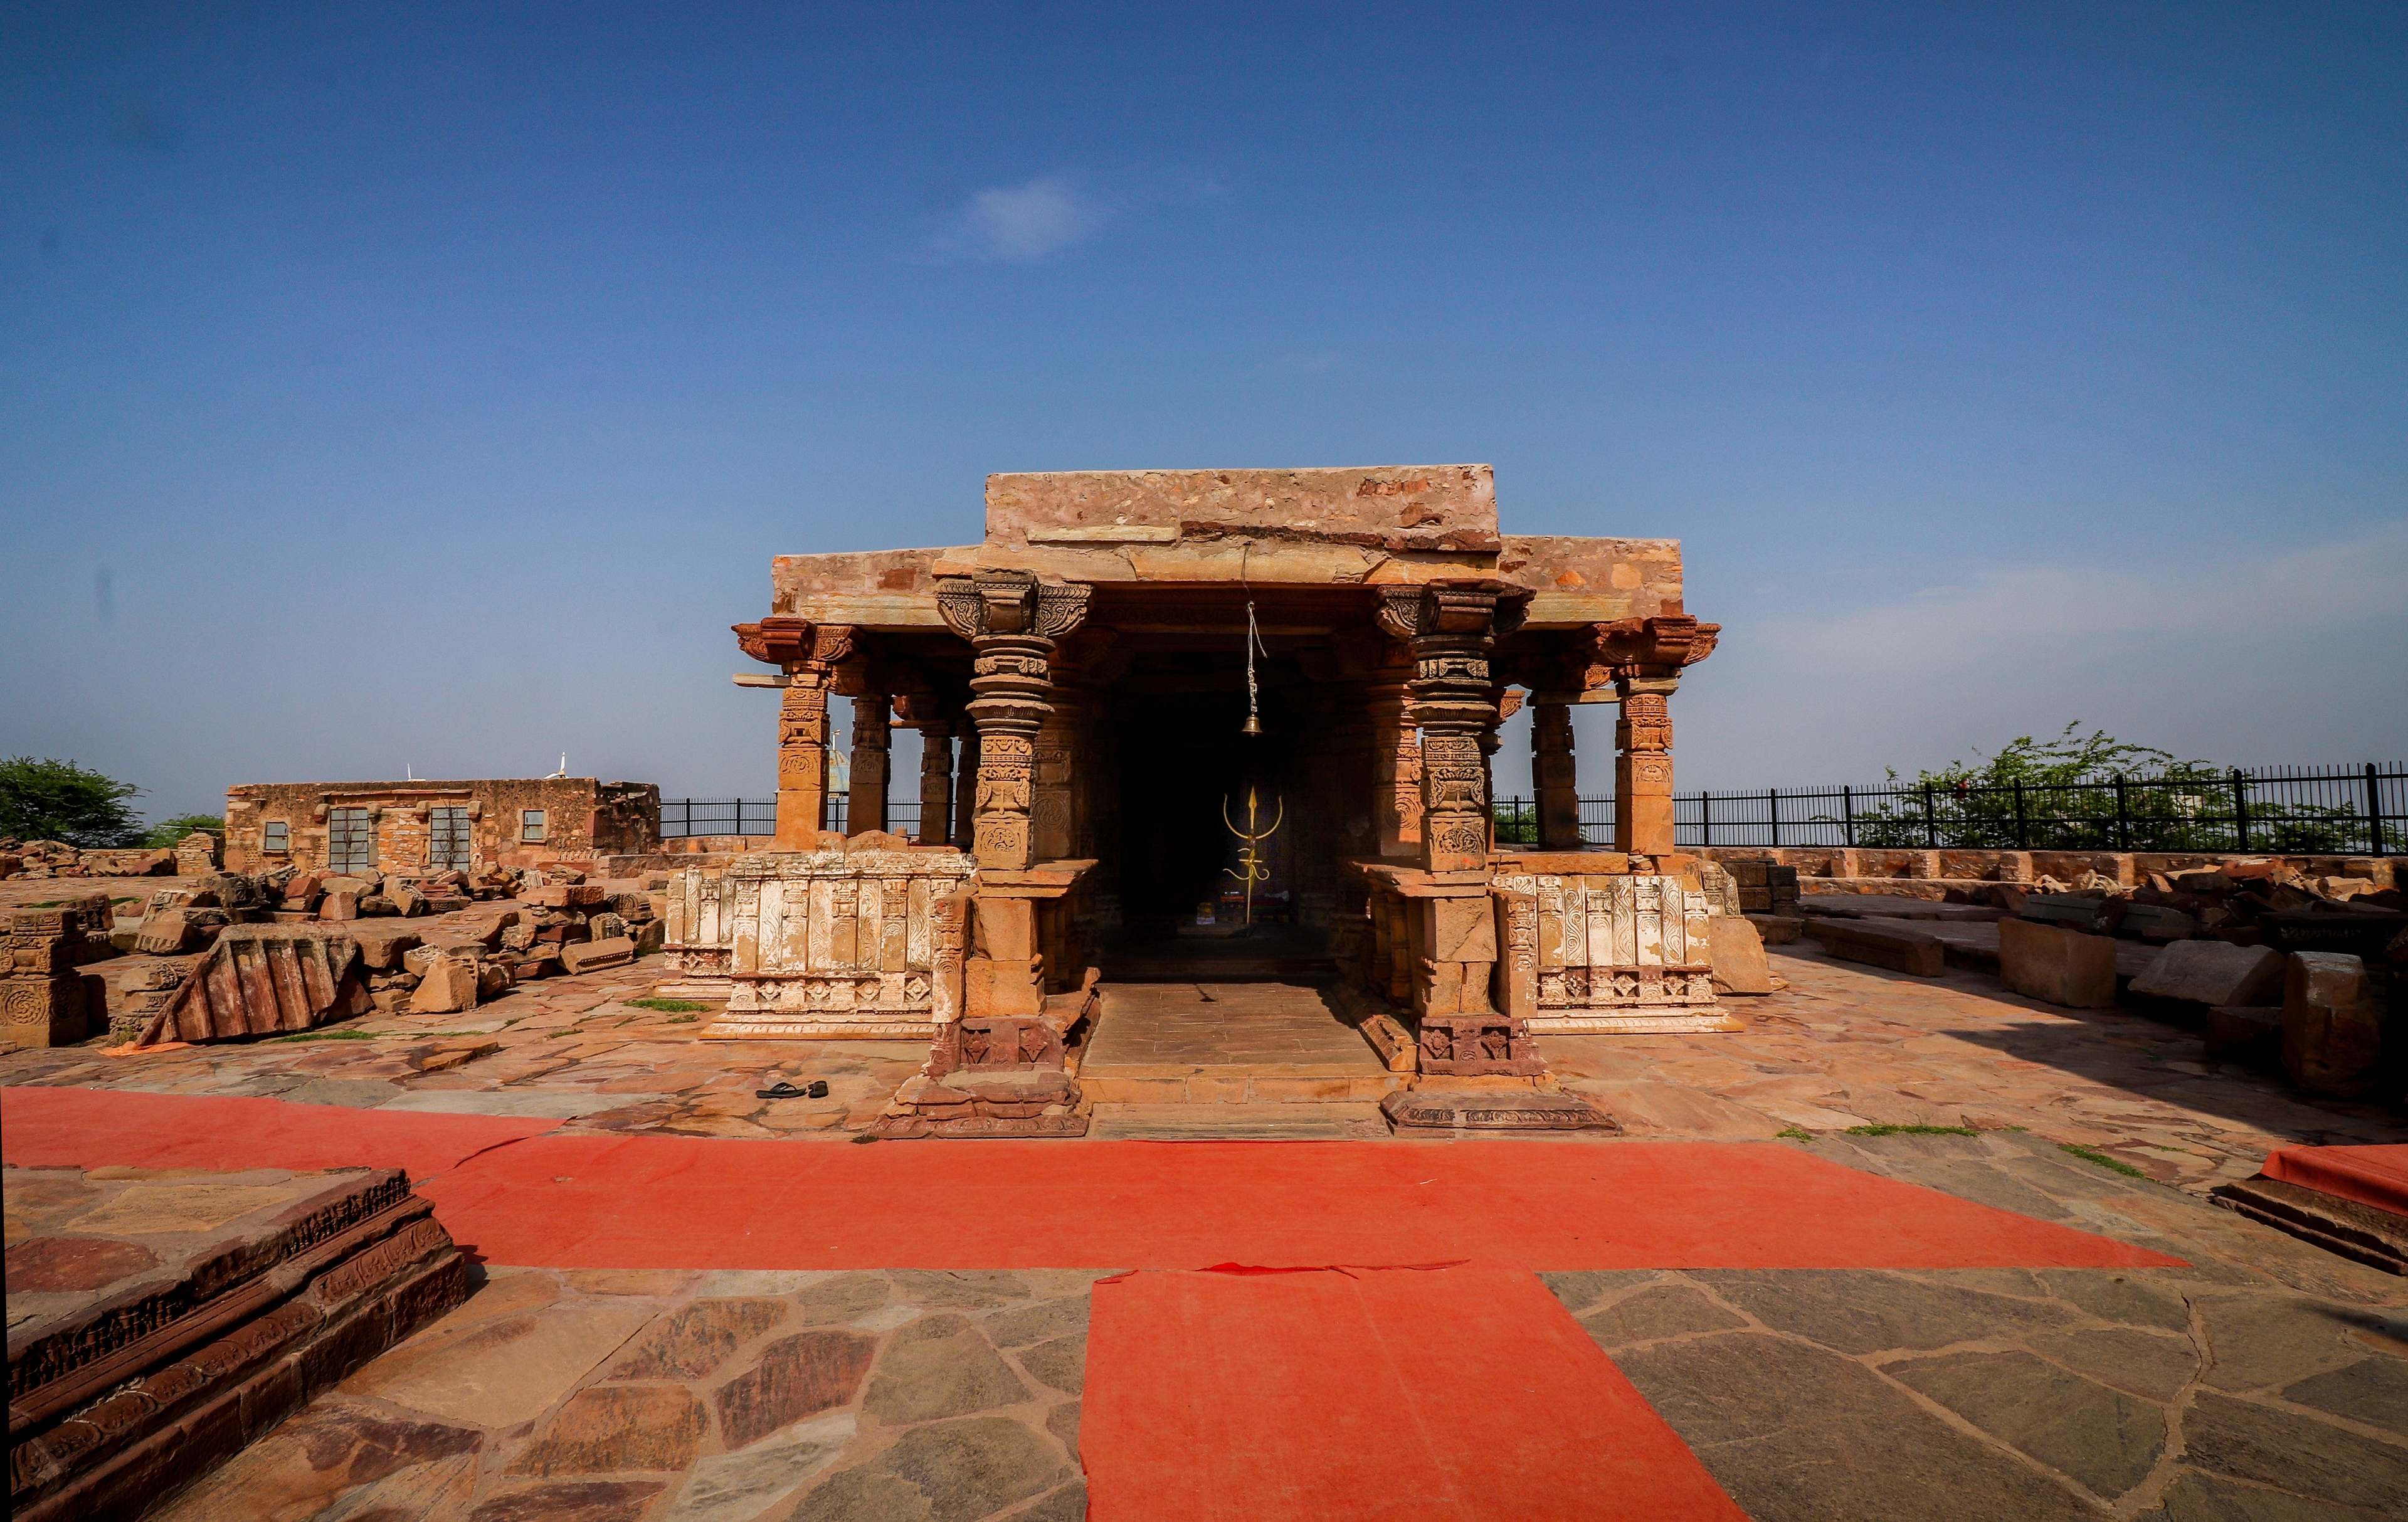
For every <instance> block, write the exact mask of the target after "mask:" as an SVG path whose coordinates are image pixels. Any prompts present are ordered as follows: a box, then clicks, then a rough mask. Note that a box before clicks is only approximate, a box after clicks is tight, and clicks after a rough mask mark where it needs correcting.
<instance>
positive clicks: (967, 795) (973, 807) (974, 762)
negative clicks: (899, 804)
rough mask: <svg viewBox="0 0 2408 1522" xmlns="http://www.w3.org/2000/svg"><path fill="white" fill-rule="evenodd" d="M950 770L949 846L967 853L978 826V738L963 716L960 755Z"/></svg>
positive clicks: (966, 717) (966, 716)
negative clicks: (951, 838)
mask: <svg viewBox="0 0 2408 1522" xmlns="http://www.w3.org/2000/svg"><path fill="white" fill-rule="evenodd" d="M954 766H955V768H957V769H956V771H955V773H954V783H953V844H955V845H957V846H960V847H961V848H962V849H963V850H965V851H968V849H969V848H970V841H971V840H972V839H973V838H974V836H975V833H976V829H977V823H978V769H979V738H978V731H977V730H976V729H975V728H973V727H971V725H970V724H969V720H968V715H967V714H965V715H964V716H963V724H962V750H961V754H960V755H959V756H958V757H957V758H956V759H955V761H954Z"/></svg>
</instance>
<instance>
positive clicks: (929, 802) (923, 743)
mask: <svg viewBox="0 0 2408 1522" xmlns="http://www.w3.org/2000/svg"><path fill="white" fill-rule="evenodd" d="M952 831H953V725H949V724H947V723H945V722H944V721H943V720H942V719H931V720H928V721H926V722H925V723H924V724H922V725H920V833H919V834H918V835H917V836H916V837H914V841H915V843H917V844H920V845H943V844H944V843H945V840H946V839H947V837H948V836H949V835H950V834H951V833H952Z"/></svg>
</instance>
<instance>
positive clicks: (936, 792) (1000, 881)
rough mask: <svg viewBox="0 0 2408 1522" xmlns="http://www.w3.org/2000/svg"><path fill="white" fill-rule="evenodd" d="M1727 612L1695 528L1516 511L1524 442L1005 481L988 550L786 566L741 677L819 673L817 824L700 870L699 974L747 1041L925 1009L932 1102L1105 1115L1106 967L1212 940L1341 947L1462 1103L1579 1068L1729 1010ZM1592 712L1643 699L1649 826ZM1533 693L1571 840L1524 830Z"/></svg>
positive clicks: (808, 817)
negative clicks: (1096, 1022)
mask: <svg viewBox="0 0 2408 1522" xmlns="http://www.w3.org/2000/svg"><path fill="white" fill-rule="evenodd" d="M1716 632H1717V628H1716V625H1711V624H1700V623H1699V621H1698V620H1697V619H1696V618H1695V617H1693V616H1692V615H1690V614H1689V613H1688V612H1687V611H1685V610H1684V608H1683V606H1682V588H1681V559H1680V549H1679V545H1678V543H1677V542H1676V541H1671V540H1665V539H1615V538H1548V537H1533V536H1519V535H1509V534H1504V533H1501V532H1500V531H1499V527H1498V513H1497V498H1496V486H1495V478H1494V474H1493V472H1492V471H1491V469H1490V468H1489V467H1486V466H1427V467H1423V466H1415V467H1379V468H1371V469H1305V470H1197V471H1096V472H1075V473H1063V474H1042V475H1000V476H991V477H989V478H988V480H987V486H986V525H985V535H984V537H983V538H982V539H981V540H980V541H979V542H977V543H975V544H968V545H963V546H959V547H955V548H948V549H926V550H886V551H877V552H871V553H847V554H815V555H781V556H779V557H778V558H777V559H776V560H775V562H774V563H773V570H772V596H771V604H770V609H769V611H768V613H767V615H766V616H764V617H762V618H761V619H760V620H759V621H758V622H757V623H747V624H742V625H737V628H736V633H737V636H738V642H739V643H740V645H741V647H742V649H743V651H744V653H746V654H748V655H750V656H751V657H753V659H754V660H756V661H758V662H761V663H763V665H764V666H765V667H767V670H764V671H757V672H750V673H746V674H743V675H739V676H738V678H737V679H736V680H737V681H738V682H739V683H742V684H745V685H749V686H760V687H770V688H776V689H779V690H780V692H781V699H780V713H779V719H778V831H779V838H778V846H779V849H778V850H777V851H775V852H769V853H761V854H756V855H754V856H753V857H752V858H750V859H747V860H746V861H744V862H742V863H740V864H739V865H738V866H735V867H733V868H730V869H726V870H724V871H722V872H702V871H696V872H687V873H681V874H680V876H679V878H678V880H677V881H676V882H675V883H673V885H672V894H671V903H670V916H669V918H670V924H669V950H670V952H671V954H672V965H673V966H675V967H676V968H677V969H679V970H678V971H677V972H676V973H675V974H674V975H675V976H677V977H679V978H681V979H683V980H685V981H686V983H687V984H693V985H698V986H709V987H715V988H717V989H718V990H720V991H722V992H724V994H725V996H726V997H727V999H728V1004H727V1009H726V1012H724V1014H722V1015H721V1016H719V1017H718V1018H717V1019H716V1020H715V1021H714V1022H713V1024H712V1025H711V1026H710V1028H709V1030H708V1031H707V1034H709V1035H710V1036H714V1037H743V1036H748V1035H757V1036H768V1037H802V1036H840V1035H845V1034H858V1035H863V1036H873V1035H874V1036H878V1037H884V1038H893V1037H896V1036H903V1035H922V1034H925V1035H926V1036H927V1037H928V1038H929V1039H930V1040H931V1041H932V1043H933V1052H934V1055H932V1058H931V1060H930V1063H929V1067H928V1069H927V1070H926V1073H925V1076H924V1077H922V1078H918V1079H914V1080H913V1081H912V1083H911V1084H907V1085H906V1087H905V1090H904V1091H903V1093H901V1094H900V1095H898V1096H897V1100H896V1104H895V1105H894V1106H893V1107H891V1108H890V1112H889V1115H888V1123H889V1134H893V1135H926V1134H938V1135H964V1134H989V1135H992V1134H1014V1133H1016V1134H1043V1133H1046V1132H1049V1131H1063V1130H1075V1129H1076V1128H1077V1127H1080V1126H1082V1125H1083V1124H1084V1122H1083V1120H1082V1119H1081V1118H1080V1117H1079V1116H1078V1115H1077V1114H1076V1113H1074V1112H1075V1110H1076V1085H1075V1084H1074V1083H1072V1082H1071V1081H1070V1077H1069V1075H1068V1074H1067V1073H1066V1072H1065V1063H1064V1055H1063V1054H1064V1050H1065V1039H1066V1038H1072V1039H1074V1040H1075V1032H1076V1030H1077V1028H1078V1027H1079V1026H1080V1023H1081V1021H1082V1019H1084V1018H1086V1017H1087V1016H1089V1015H1090V1014H1092V1012H1094V1010H1095V1009H1096V1007H1097V1000H1098V992H1097V990H1098V985H1099V983H1100V984H1101V985H1102V986H1103V987H1105V988H1106V989H1109V988H1111V986H1114V985H1116V984H1122V983H1130V982H1136V983H1142V982H1143V981H1145V980H1146V979H1148V978H1149V977H1154V978H1161V979H1166V980H1176V979H1178V978H1182V977H1189V976H1193V975H1194V974H1195V969H1197V967H1198V966H1200V965H1203V964H1204V963H1206V962H1209V961H1210V960H1211V958H1214V957H1222V958H1233V957H1234V958H1245V957H1256V958H1261V957H1265V956H1273V955H1281V956H1290V957H1310V958H1317V959H1320V961H1319V965H1322V966H1326V967H1330V968H1332V969H1334V971H1335V973H1336V975H1337V977H1338V978H1339V979H1340V981H1341V982H1342V984H1344V989H1343V998H1344V999H1345V1000H1346V1001H1347V1002H1346V1006H1345V1007H1346V1008H1347V1009H1349V1010H1350V1011H1352V1012H1353V1016H1354V1018H1355V1019H1356V1020H1357V1021H1358V1022H1359V1024H1360V1026H1361V1027H1362V1028H1363V1029H1364V1031H1365V1034H1366V1036H1367V1038H1368V1039H1369V1041H1371V1042H1372V1043H1373V1045H1374V1046H1375V1047H1377V1048H1379V1050H1380V1051H1381V1052H1382V1053H1383V1055H1388V1056H1390V1057H1391V1058H1392V1060H1390V1061H1389V1063H1388V1064H1387V1065H1388V1067H1390V1068H1392V1069H1395V1070H1398V1071H1399V1072H1401V1073H1403V1074H1405V1075H1407V1076H1405V1077H1404V1078H1403V1079H1401V1080H1399V1082H1400V1083H1401V1084H1408V1085H1410V1086H1411V1087H1412V1089H1413V1090H1415V1091H1416V1092H1418V1093H1420V1094H1421V1095H1423V1097H1424V1098H1427V1097H1428V1096H1429V1095H1432V1094H1437V1093H1441V1092H1446V1091H1449V1090H1450V1089H1464V1090H1467V1091H1472V1090H1476V1091H1479V1092H1482V1093H1485V1094H1488V1095H1490V1096H1492V1098H1493V1097H1494V1096H1497V1095H1514V1094H1524V1095H1543V1093H1544V1092H1545V1091H1546V1090H1548V1089H1550V1088H1551V1087H1552V1084H1551V1082H1550V1081H1549V1080H1547V1079H1546V1077H1545V1074H1544V1065H1543V1063H1542V1062H1541V1060H1540V1058H1539V1056H1538V1055H1537V1053H1536V1049H1535V1047H1534V1045H1533V1042H1532V1039H1531V1038H1532V1034H1533V1033H1534V1032H1545V1031H1550V1030H1554V1031H1614V1030H1627V1031H1646V1030H1667V1029H1679V1030H1697V1029H1717V1028H1730V1027H1729V1026H1728V1024H1727V1020H1726V1017H1725V1016H1724V1015H1723V1014H1722V1012H1720V1011H1719V1010H1718V1009H1717V1008H1716V1006H1715V1003H1714V993H1713V986H1712V983H1711V978H1710V970H1711V967H1710V964H1711V950H1710V948H1711V946H1712V944H1713V933H1714V926H1713V921H1714V920H1716V919H1732V918H1735V917H1736V913H1737V905H1736V901H1735V899H1732V898H1731V897H1730V894H1729V886H1728V880H1727V878H1723V877H1722V876H1721V874H1720V873H1719V872H1718V871H1716V870H1715V869H1713V868H1712V867H1711V866H1709V865H1705V864H1701V863H1699V862H1698V861H1696V860H1695V859H1693V858H1690V857H1687V856H1684V855H1683V854H1680V853H1679V852H1677V851H1675V849H1674V846H1673V840H1672V725H1671V703H1672V698H1673V696H1674V695H1675V693H1676V691H1677V690H1678V688H1679V686H1680V682H1681V678H1682V674H1683V672H1684V670H1685V669H1686V668H1688V667H1690V666H1692V665H1694V664H1696V663H1697V662H1699V661H1700V660H1702V659H1704V658H1705V657H1706V656H1707V655H1708V654H1709V653H1712V651H1713V645H1714V638H1715V634H1716ZM831 695H839V696H846V697H849V698H851V699H852V701H853V749H852V754H851V786H850V790H849V798H848V801H847V808H846V811H845V814H846V829H845V830H844V831H843V832H842V833H838V832H833V831H828V830H825V829H824V828H823V826H824V823H825V822H826V821H827V820H828V819H829V817H830V816H831V814H832V813H833V810H832V809H831V808H830V807H829V805H830V799H829V797H828V794H827V779H828V773H829V768H828V741H829V728H828V698H829V696H831ZM1583 703H1599V704H1613V705H1617V706H1618V709H1619V714H1618V723H1617V727H1616V730H1615V736H1616V739H1615V746H1614V754H1613V756H1612V757H1611V765H1612V768H1613V793H1614V797H1615V810H1614V815H1613V826H1612V837H1611V840H1598V841H1587V840H1584V839H1583V834H1582V826H1581V821H1580V818H1579V805H1578V801H1577V798H1576V796H1575V794H1576V787H1575V756H1574V754H1573V745H1572V735H1573V728H1572V724H1571V720H1570V711H1571V708H1572V706H1573V705H1575V704H1583ZM1525 704H1527V705H1528V706H1529V707H1530V709H1531V710H1532V711H1533V723H1532V726H1531V735H1532V746H1533V751H1534V754H1533V757H1532V760H1533V776H1534V781H1535V784H1536V791H1537V794H1538V837H1539V838H1538V840H1537V841H1536V842H1535V844H1529V843H1524V844H1500V843H1498V840H1496V830H1495V827H1494V825H1493V823H1492V820H1493V812H1492V809H1491V785H1490V761H1491V757H1492V756H1493V755H1494V754H1495V753H1496V751H1497V748H1498V736H1499V727H1500V725H1502V724H1503V723H1504V721H1505V720H1506V719H1507V718H1508V717H1509V716H1511V715H1512V713H1514V712H1515V711H1517V710H1518V709H1519V708H1520V707H1521V706H1523V705H1525ZM897 729H901V730H905V731H916V732H917V733H918V736H919V739H920V744H919V747H918V751H919V754H918V757H917V767H918V771H919V779H920V786H919V797H920V808H919V811H918V826H917V829H916V831H915V832H914V833H913V834H912V835H910V836H909V837H906V836H904V835H901V834H896V833H892V832H889V831H888V830H887V828H886V826H887V824H888V822H889V821H888V819H887V801H886V800H887V797H888V796H889V785H888V784H889V778H890V775H891V771H892V768H894V767H895V766H896V765H905V766H909V765H911V764H913V763H912V761H911V760H910V758H909V757H908V756H907V757H904V758H897V757H896V756H895V754H894V743H895V742H894V734H895V731H896V730H897ZM1606 762H1607V758H1605V757H1598V758H1596V760H1595V761H1594V762H1593V765H1598V766H1603V765H1605V764H1606ZM1250 800H1251V803H1250ZM1250 807H1251V808H1252V809H1253V811H1254V812H1253V814H1252V815H1250V814H1249V809H1250ZM1250 818H1251V819H1252V820H1253V821H1254V823H1253V824H1252V825H1251V826H1250V824H1249V820H1250ZM1740 923H1741V924H1742V926H1743V924H1744V922H1740ZM1073 1066H1075V1063H1074V1064H1073ZM1400 1097H1401V1096H1392V1098H1400ZM1484 1102H1486V1101H1484ZM1495 1108H1496V1107H1495V1105H1494V1104H1490V1106H1489V1110H1488V1111H1485V1112H1484V1113H1493V1112H1494V1111H1495ZM1540 1108H1541V1110H1544V1108H1545V1106H1544V1105H1543V1104H1541V1107H1540ZM1391 1113H1392V1114H1396V1113H1398V1111H1397V1110H1396V1108H1395V1106H1394V1105H1392V1106H1391ZM1502 1123H1503V1124H1520V1123H1523V1122H1519V1121H1513V1120H1511V1119H1510V1118H1509V1120H1507V1121H1505V1122H1502ZM1527 1123H1530V1124H1559V1123H1565V1122H1564V1121H1563V1120H1562V1116H1561V1115H1560V1114H1557V1115H1556V1116H1555V1119H1554V1120H1552V1121H1551V1120H1548V1119H1546V1118H1545V1117H1544V1116H1543V1115H1540V1114H1538V1113H1535V1112H1534V1113H1533V1117H1532V1118H1529V1119H1528V1121H1527Z"/></svg>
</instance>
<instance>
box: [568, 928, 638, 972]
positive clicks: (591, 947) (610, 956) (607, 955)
mask: <svg viewBox="0 0 2408 1522" xmlns="http://www.w3.org/2000/svg"><path fill="white" fill-rule="evenodd" d="M635 959H636V943H635V942H634V941H632V940H628V939H627V938H626V937H625V936H617V937H613V938H612V939H610V940H581V941H577V942H575V943H573V944H570V945H566V946H563V947H561V949H560V966H561V969H562V970H563V971H566V972H598V971H600V970H601V969H604V968H613V967H624V966H626V965H627V964H628V963H630V962H632V961H634V960H635Z"/></svg>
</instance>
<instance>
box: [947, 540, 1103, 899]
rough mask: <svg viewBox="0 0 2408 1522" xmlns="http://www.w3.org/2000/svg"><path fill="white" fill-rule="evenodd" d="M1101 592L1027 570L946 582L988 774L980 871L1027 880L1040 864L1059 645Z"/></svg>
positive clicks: (982, 799)
mask: <svg viewBox="0 0 2408 1522" xmlns="http://www.w3.org/2000/svg"><path fill="white" fill-rule="evenodd" d="M1091 590H1092V589H1090V588H1088V587H1085V586H1081V585H1076V584H1073V585H1068V586H1048V585H1045V584H1043V583H1041V582H1039V581H1038V580H1037V578H1036V577H1034V576H1032V575H1030V574H1029V573H1027V572H1025V571H986V572H982V574H980V575H979V576H978V577H976V578H975V579H972V578H969V577H946V578H944V579H942V580H940V581H939V582H938V583H937V606H938V609H939V611H941V612H942V613H943V615H944V619H945V623H946V625H948V626H950V627H951V628H952V629H953V632H954V633H956V634H958V635H961V636H962V637H963V638H965V639H968V640H969V642H970V648H971V650H972V651H973V652H975V653H976V659H975V660H974V661H973V662H972V663H971V672H972V674H971V677H970V690H971V691H972V692H974V693H976V694H977V695H978V696H976V697H973V698H972V699H971V700H970V705H969V711H970V718H971V720H972V721H973V722H974V723H976V724H977V725H978V738H979V770H978V796H977V808H976V816H975V823H974V826H973V828H972V834H971V852H972V854H975V855H976V856H977V857H978V863H979V865H980V866H981V867H982V868H986V869H993V870H997V871H1018V870H1023V869H1026V868H1028V867H1030V866H1033V865H1034V864H1035V863H1036V861H1037V859H1038V858H1037V839H1036V832H1035V829H1034V828H1033V826H1032V823H1031V820H1030V817H1029V816H1030V809H1031V804H1032V802H1033V800H1034V783H1035V775H1034V774H1035V770H1036V762H1037V735H1038V731H1039V729H1041V728H1042V727H1043V726H1044V724H1045V719H1046V716H1047V714H1048V713H1049V712H1050V711H1051V704H1050V703H1048V701H1047V697H1048V696H1049V694H1050V693H1051V691H1052V685H1053V683H1052V673H1051V671H1050V670H1049V668H1048V666H1047V660H1048V657H1050V656H1051V655H1052V654H1053V653H1054V640H1056V639H1060V638H1061V637H1062V636H1063V635H1066V634H1068V633H1069V632H1070V631H1071V630H1072V629H1074V628H1076V627H1078V625H1079V621H1080V620H1081V619H1082V618H1084V617H1085V616H1086V611H1087V597H1088V596H1089V594H1090V591H1091Z"/></svg>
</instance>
